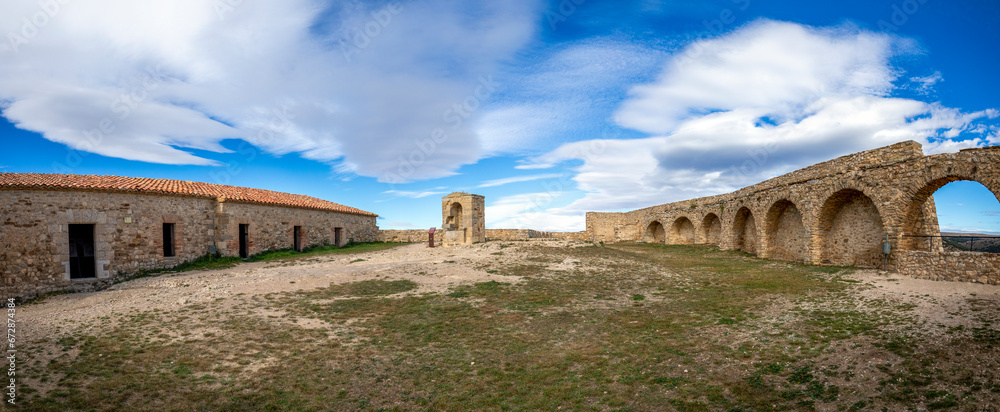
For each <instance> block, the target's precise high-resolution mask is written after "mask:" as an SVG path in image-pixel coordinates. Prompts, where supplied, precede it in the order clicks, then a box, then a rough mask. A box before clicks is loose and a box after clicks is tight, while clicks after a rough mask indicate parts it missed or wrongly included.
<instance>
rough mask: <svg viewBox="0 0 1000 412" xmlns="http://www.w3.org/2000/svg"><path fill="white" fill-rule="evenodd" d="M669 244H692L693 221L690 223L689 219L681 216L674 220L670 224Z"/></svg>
mask: <svg viewBox="0 0 1000 412" xmlns="http://www.w3.org/2000/svg"><path fill="white" fill-rule="evenodd" d="M670 244H672V245H693V244H694V223H691V219H688V218H687V217H685V216H681V217H679V218H677V220H674V224H672V225H670Z"/></svg>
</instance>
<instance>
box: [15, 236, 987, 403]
mask: <svg viewBox="0 0 1000 412" xmlns="http://www.w3.org/2000/svg"><path fill="white" fill-rule="evenodd" d="M543 246H544V247H548V248H578V247H585V246H591V244H589V243H586V242H580V241H565V240H533V241H522V242H487V243H485V244H478V245H472V246H461V247H452V248H442V247H438V248H433V249H431V248H427V247H426V245H423V244H411V245H404V246H400V247H396V248H392V249H386V250H380V251H374V252H363V253H358V254H350V255H326V256H318V257H304V258H300V259H294V260H277V261H267V262H255V263H243V264H239V265H238V266H235V267H232V268H229V269H221V270H203V271H191V272H183V273H172V274H164V275H160V276H156V277H148V278H142V279H136V280H132V281H128V282H124V283H120V284H117V285H114V286H112V287H111V288H109V289H107V290H104V291H100V292H95V293H77V294H66V295H56V296H50V297H47V298H45V299H43V300H41V301H40V302H34V303H31V304H28V305H25V306H22V307H20V308H19V309H18V325H19V327H20V329H19V332H20V335H21V336H20V339H21V341H22V342H24V343H23V344H24V345H36V346H38V347H36V348H35V350H34V351H33V352H34V353H35V354H38V356H41V357H42V358H44V359H41V358H40V359H38V361H39V362H38V364H40V365H45V364H48V362H50V361H52V360H53V359H55V358H56V357H58V356H64V355H60V349H59V348H60V346H61V344H60V343H59V342H58V341H57V340H55V339H48V338H49V337H53V336H69V335H73V334H74V333H76V332H81V333H85V334H89V335H94V334H95V333H96V334H100V331H101V330H102V329H103V328H108V330H110V328H112V327H114V326H115V325H116V323H117V322H125V321H126V319H128V317H127V316H123V315H129V314H140V313H148V312H150V311H154V312H156V313H158V314H160V315H163V316H164V317H168V318H169V317H170V316H171V314H172V313H176V314H177V315H178V317H180V316H181V315H182V312H183V311H184V309H185V308H188V307H191V306H204V305H206V304H210V303H211V304H215V305H219V304H220V302H222V305H223V306H228V307H237V306H238V305H242V304H245V303H246V302H249V301H253V300H255V299H256V297H263V296H266V295H272V294H275V293H281V292H298V291H310V290H316V289H319V288H327V287H329V286H331V284H347V283H352V282H358V281H365V280H375V279H377V280H386V281H396V280H409V281H412V282H414V283H416V284H417V287H416V288H415V289H412V290H409V291H406V292H402V293H399V294H398V296H397V295H394V296H397V297H402V296H419V295H424V294H428V293H448V291H450V290H454V288H455V287H456V286H459V285H471V284H475V283H480V282H489V281H496V282H503V283H505V284H519V283H521V282H525V281H526V278H522V277H521V276H513V275H504V274H502V273H501V272H500V271H497V270H490V269H492V268H498V267H516V266H518V265H522V264H525V263H531V264H532V265H541V266H543V267H544V269H543V270H542V273H540V274H539V276H542V277H545V276H549V274H552V273H560V274H562V275H559V276H568V275H566V274H573V273H587V271H588V270H589V269H595V270H597V269H600V268H604V269H607V267H609V266H612V267H613V266H615V265H637V266H633V267H640V268H645V269H642V270H646V269H650V270H651V271H650V272H648V273H652V274H653V275H649V276H653V277H656V278H659V279H666V278H671V279H676V282H677V284H678V285H689V286H690V284H692V282H695V281H696V280H692V279H688V276H689V274H686V273H683V272H678V273H668V272H669V271H664V269H663V267H659V266H655V265H652V264H649V263H637V262H625V261H614V259H609V258H606V257H602V258H589V257H581V258H565V259H564V258H563V257H558V258H553V256H567V255H559V254H558V253H557V254H548V255H546V254H545V253H546V252H540V249H539V247H543ZM546 250H547V251H549V252H551V251H552V250H553V249H546ZM765 264H768V265H771V263H766V262H765ZM773 264H774V265H779V266H780V265H784V263H773ZM647 266H648V268H647ZM515 273H516V272H515ZM643 276H647V275H643ZM835 276H839V275H835ZM843 279H844V281H846V282H850V283H853V284H854V285H852V286H851V287H850V288H849V289H848V293H850V294H852V295H851V296H852V297H856V298H858V299H848V300H850V301H867V302H882V301H885V302H891V303H892V307H906V308H912V309H910V310H907V311H906V316H907V317H909V318H912V319H913V321H912V322H909V321H908V322H907V323H908V324H910V325H917V327H918V329H919V330H920V333H919V334H920V335H922V336H924V337H932V338H933V337H934V336H941V337H942V339H941V341H942V342H944V341H945V338H946V337H947V336H948V334H949V333H954V331H955V330H956V329H962V328H964V330H966V331H968V330H970V329H973V328H981V327H983V325H984V324H985V325H987V326H988V325H989V324H991V323H998V322H1000V287H997V286H990V285H983V284H974V283H960V282H940V281H929V280H920V279H911V278H907V277H903V276H900V275H897V274H892V273H886V272H882V271H878V270H856V271H853V272H852V273H850V274H847V275H844V276H843ZM522 284H527V283H522ZM685 287H687V286H685ZM630 293H631V292H630ZM644 293H645V292H644ZM655 294H656V293H654V292H653V291H651V292H650V293H649V294H648V295H647V296H648V299H655V298H654V297H653V295H655ZM848 300H845V301H848ZM830 302H834V303H832V304H837V303H836V302H839V301H827V302H826V303H820V305H824V304H825V305H829V304H831V303H830ZM634 304H635V303H634V302H632V301H631V300H630V299H629V295H623V297H620V298H617V299H595V300H594V301H593V302H591V303H587V304H581V305H583V306H586V305H590V306H588V307H591V306H592V307H605V306H607V307H616V306H619V305H621V306H626V307H629V306H632V305H634ZM799 304H801V303H794V302H790V301H787V300H782V299H777V300H775V301H773V302H772V304H771V305H770V306H769V307H768V308H767V309H766V310H764V311H763V313H760V315H761V317H760V318H759V319H758V320H756V321H752V322H748V324H747V325H750V326H752V327H749V326H748V327H746V328H743V329H745V330H743V329H740V328H735V329H734V328H733V327H727V326H725V325H718V326H712V327H706V328H704V333H716V332H718V333H720V334H722V335H729V336H728V337H726V338H722V340H721V341H720V342H719V343H720V344H724V343H723V342H728V341H732V342H736V343H733V345H734V347H739V346H741V345H744V344H746V345H747V346H752V345H754V344H755V342H756V339H759V338H760V337H765V338H766V337H768V336H770V335H768V333H769V332H768V331H769V330H771V329H774V330H783V329H781V326H780V325H781V324H782V323H783V322H785V321H786V320H788V319H792V318H790V317H789V316H788V315H787V312H788V311H790V310H794V309H795V306H796V305H799ZM882 307H884V306H882ZM826 309H829V308H826ZM256 315H257V316H259V317H260V318H269V319H274V318H279V317H280V318H281V319H282V320H281V321H289V322H292V323H297V325H298V326H302V327H305V328H313V327H315V328H320V329H322V328H331V329H337V328H343V327H344V326H337V327H333V326H330V325H327V324H324V323H323V322H321V321H319V320H316V319H297V318H296V317H295V316H288V315H287V314H281V315H282V316H276V314H275V313H257V314H256ZM786 318H788V319H786ZM758 327H759V328H761V330H762V331H763V332H759V331H756V329H755V328H758ZM200 328H201V329H202V330H201V331H200V332H198V333H197V334H198V335H203V336H208V335H210V334H208V333H205V332H206V331H211V332H216V331H214V330H213V329H212V327H211V325H203V326H201V327H200ZM741 331H742V332H741ZM743 335H746V336H743ZM740 336H743V337H740ZM173 338H177V337H176V336H175V337H173ZM931 340H932V341H933V339H931ZM737 341H739V342H737ZM744 341H745V342H744ZM862 341H864V339H862V340H858V341H854V342H855V343H856V342H862ZM740 342H743V343H740ZM847 343H850V341H848V342H847ZM834 346H835V347H836V346H837V345H834ZM841 346H843V345H841ZM43 347H44V348H43ZM856 347H857V345H856V344H855V345H854V346H852V347H850V348H840V349H839V350H842V351H844V353H843V354H841V355H831V356H834V357H836V358H837V360H836V361H837V362H839V361H843V363H844V365H843V367H844V368H847V367H848V364H849V361H850V362H853V361H856V360H861V361H863V362H865V363H872V362H874V363H872V365H869V366H870V368H868V369H862V370H863V371H864V373H880V372H878V370H879V369H878V368H879V367H880V366H882V365H884V363H885V361H884V359H883V358H887V356H888V357H889V358H891V357H892V356H891V355H888V354H887V352H885V350H875V351H871V348H870V347H869V346H865V347H864V348H868V349H864V348H860V349H855V348H856ZM866 351H867V352H866ZM68 355H70V356H71V357H72V356H77V355H78V353H77V352H76V351H75V350H74V351H70V352H69V353H68ZM841 358H843V359H841ZM848 358H851V359H848ZM833 360H834V359H832V358H831V361H833ZM894 362H895V363H899V362H900V359H896V360H895V361H894ZM705 363H706V364H709V362H707V361H706V362H705ZM834 363H835V362H834ZM263 365H264V364H262V365H256V366H255V365H250V366H248V368H250V369H252V370H257V369H259V368H261V367H263ZM741 365H742V364H740V363H734V364H733V365H730V366H732V367H734V368H737V369H740V371H738V372H739V373H742V374H746V373H749V372H748V370H749V368H750V367H751V366H752V365H742V366H741ZM678 367H679V368H680V365H678ZM687 367H688V366H687V365H685V366H684V368H687ZM897 368H898V366H897ZM743 369H747V370H743ZM869 369H870V370H871V372H869ZM248 370H249V369H248ZM735 370H736V369H734V371H735ZM862 370H859V371H858V374H859V376H863V375H862ZM684 372H685V373H686V372H687V369H684ZM734 373H735V372H734ZM885 373H894V371H889V372H885ZM839 383H841V384H842V385H843V387H845V388H848V387H850V386H852V385H855V386H856V384H853V383H848V382H839ZM58 386H59V383H57V382H56V381H49V382H47V383H45V384H37V385H36V387H37V388H38V389H39V390H40V391H41V392H42V393H47V392H48V391H50V390H53V389H57V388H58ZM605 393H607V392H605ZM845 395H846V394H845ZM859 399H860V398H859ZM990 399H992V398H990ZM819 409H823V408H819Z"/></svg>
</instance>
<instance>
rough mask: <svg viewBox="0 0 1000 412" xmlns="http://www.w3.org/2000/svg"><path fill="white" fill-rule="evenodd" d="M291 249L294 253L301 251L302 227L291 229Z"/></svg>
mask: <svg viewBox="0 0 1000 412" xmlns="http://www.w3.org/2000/svg"><path fill="white" fill-rule="evenodd" d="M292 238H293V239H292V243H293V245H292V247H294V248H295V251H296V252H301V251H302V226H295V227H294V228H292Z"/></svg>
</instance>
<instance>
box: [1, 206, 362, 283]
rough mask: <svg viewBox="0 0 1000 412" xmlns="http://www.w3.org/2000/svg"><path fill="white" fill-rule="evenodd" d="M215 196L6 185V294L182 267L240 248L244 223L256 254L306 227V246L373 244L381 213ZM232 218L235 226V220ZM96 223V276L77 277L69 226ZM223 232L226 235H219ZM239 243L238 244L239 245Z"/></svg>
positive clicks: (278, 245) (3, 245)
mask: <svg viewBox="0 0 1000 412" xmlns="http://www.w3.org/2000/svg"><path fill="white" fill-rule="evenodd" d="M220 205H223V204H220V203H218V202H216V201H215V200H214V199H209V198H198V197H186V196H172V195H152V194H135V193H109V192H94V191H58V190H0V216H2V217H0V219H2V221H0V284H2V286H3V294H4V296H5V297H10V296H17V297H31V296H36V295H39V294H43V293H48V292H53V291H58V290H65V289H74V290H92V289H94V288H97V287H101V286H103V285H106V284H108V283H110V282H113V281H114V280H115V279H118V278H121V277H123V276H126V275H130V274H133V273H136V272H138V271H141V270H148V269H160V268H169V267H173V266H176V265H178V264H180V263H183V262H185V261H188V260H192V259H195V258H197V257H199V256H202V255H205V254H208V253H211V252H212V251H213V250H214V249H213V248H216V247H217V248H218V251H219V252H220V253H221V254H223V255H236V254H238V253H239V244H238V239H236V232H235V231H236V230H237V229H234V228H235V227H237V226H236V225H235V223H237V222H248V223H250V228H251V236H250V239H251V253H257V252H260V251H263V250H267V249H280V248H288V247H291V246H292V227H293V226H294V225H300V226H302V227H303V236H302V237H303V247H305V246H308V245H312V244H316V243H322V242H324V241H328V242H332V240H331V239H332V228H333V227H334V226H338V227H344V228H345V229H344V230H345V234H344V235H343V240H342V243H346V241H351V240H353V241H374V240H375V238H376V234H377V230H378V228H377V226H375V217H368V216H359V215H349V214H343V213H336V212H326V211H319V210H311V209H300V208H283V207H277V206H263V205H251V204H236V203H225V204H224V206H220ZM164 223H173V224H174V238H175V241H174V247H175V250H174V256H172V257H164V256H163V255H164V253H163V224H164ZM230 223H232V224H230ZM70 224H93V225H94V254H95V260H96V262H95V265H96V270H95V272H96V277H94V278H86V279H72V280H71V279H70V268H69V264H70V251H69V233H68V230H69V225H70ZM216 235H219V236H218V238H217V236H216ZM234 242H235V243H234Z"/></svg>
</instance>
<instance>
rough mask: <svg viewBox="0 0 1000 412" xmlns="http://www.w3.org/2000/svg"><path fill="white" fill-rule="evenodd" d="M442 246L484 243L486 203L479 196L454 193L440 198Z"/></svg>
mask: <svg viewBox="0 0 1000 412" xmlns="http://www.w3.org/2000/svg"><path fill="white" fill-rule="evenodd" d="M441 216H442V224H441V227H442V228H444V230H445V233H444V239H443V241H442V244H441V245H442V246H455V245H471V244H473V243H480V242H485V241H486V201H485V199H484V198H483V197H482V196H480V195H474V194H470V193H462V192H455V193H452V194H450V195H448V196H445V197H443V198H441Z"/></svg>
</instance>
